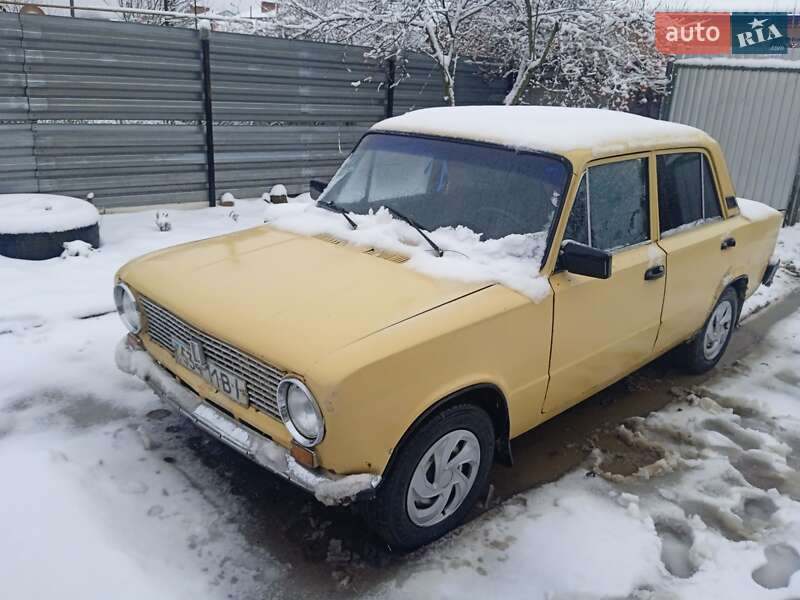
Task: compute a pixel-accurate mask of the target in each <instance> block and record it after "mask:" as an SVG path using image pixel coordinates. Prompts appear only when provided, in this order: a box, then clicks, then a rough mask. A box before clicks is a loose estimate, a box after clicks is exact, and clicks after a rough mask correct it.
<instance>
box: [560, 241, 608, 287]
mask: <svg viewBox="0 0 800 600" xmlns="http://www.w3.org/2000/svg"><path fill="white" fill-rule="evenodd" d="M558 267H559V268H561V269H564V270H565V271H569V272H570V273H575V274H576V275H585V276H586V277H594V278H596V279H608V278H609V277H611V253H610V252H606V251H605V250H598V249H597V248H592V247H591V246H586V245H584V244H579V243H578V242H573V241H567V242H564V243H563V244H562V245H561V251H560V252H559V253H558Z"/></svg>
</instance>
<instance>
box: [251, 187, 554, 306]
mask: <svg viewBox="0 0 800 600" xmlns="http://www.w3.org/2000/svg"><path fill="white" fill-rule="evenodd" d="M300 198H302V197H298V199H297V200H295V201H294V202H292V203H289V204H271V205H268V207H267V209H266V213H265V221H266V222H267V223H269V224H270V225H272V226H273V227H277V228H279V229H283V230H286V231H291V232H294V233H299V234H303V235H319V234H329V235H332V236H335V237H336V238H338V239H341V240H346V241H347V242H349V243H352V244H354V245H358V246H364V247H374V248H379V249H382V250H387V251H391V252H396V253H398V254H401V255H404V256H407V257H409V260H408V262H406V263H405V265H404V266H406V267H408V268H410V269H412V270H415V271H417V272H419V273H421V274H423V275H428V276H430V277H436V278H443V279H450V280H453V281H463V282H468V283H500V284H502V285H504V286H506V287H508V288H511V289H512V290H515V291H517V292H519V293H521V294H523V295H525V296H528V297H529V298H530V299H531V300H533V301H534V302H541V301H542V300H544V299H545V298H547V297H548V296H549V295H550V293H551V288H550V284H549V282H548V281H547V279H546V278H544V277H542V276H541V275H540V273H539V265H540V264H541V261H542V257H543V255H544V252H545V250H546V245H547V235H546V234H545V233H540V234H527V235H521V234H512V235H509V236H506V237H504V238H501V239H498V240H485V241H484V240H481V236H480V234H477V233H475V232H473V231H472V230H470V229H469V228H467V227H463V226H457V227H442V228H440V229H437V230H435V231H432V232H430V234H429V237H430V238H431V239H433V241H434V242H436V244H437V245H438V246H439V247H440V248H442V250H444V251H445V254H444V256H442V257H439V256H436V255H435V253H434V252H433V251H432V249H431V247H430V246H429V245H428V243H427V242H426V241H425V240H424V239H423V238H422V236H421V235H420V234H419V232H417V231H416V230H415V229H414V228H413V227H411V226H410V225H408V224H407V223H405V222H404V221H401V220H399V219H396V218H394V217H393V216H392V215H391V213H390V212H389V211H388V210H386V209H385V208H381V209H379V210H378V211H377V212H375V213H370V214H367V215H359V214H349V216H350V218H351V219H353V220H354V221H355V222H356V223H357V224H358V229H352V228H351V226H350V225H349V224H348V222H347V221H346V220H345V218H344V217H343V216H342V215H339V214H336V213H332V212H329V211H326V210H323V209H320V208H318V207H317V206H315V204H314V203H313V202H310V201H302V200H300Z"/></svg>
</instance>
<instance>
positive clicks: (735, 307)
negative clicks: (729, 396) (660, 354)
mask: <svg viewBox="0 0 800 600" xmlns="http://www.w3.org/2000/svg"><path fill="white" fill-rule="evenodd" d="M738 316H739V295H738V294H737V293H736V290H734V289H733V288H727V289H726V290H725V291H724V292H723V293H722V296H720V299H719V300H718V301H717V304H716V306H714V310H712V311H711V315H710V316H709V317H708V320H707V321H706V323H705V325H704V326H703V329H702V330H701V331H700V333H698V334H697V336H696V337H695V338H694V339H693V340H691V341H690V342H688V343H686V344H685V345H684V346H682V347H681V348H680V349H679V352H680V358H681V362H683V364H684V365H685V367H686V369H687V370H688V371H689V372H690V373H695V374H699V373H705V372H706V371H709V370H711V369H712V368H713V367H714V366H715V365H716V364H717V363H718V362H719V360H720V359H721V358H722V355H723V354H724V353H725V349H726V348H727V347H728V344H729V343H730V341H731V336H732V335H733V330H734V328H735V327H736V320H737V318H738Z"/></svg>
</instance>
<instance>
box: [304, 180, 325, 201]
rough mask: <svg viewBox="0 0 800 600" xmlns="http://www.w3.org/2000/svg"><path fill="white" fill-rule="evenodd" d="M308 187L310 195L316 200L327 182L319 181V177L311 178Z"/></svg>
mask: <svg viewBox="0 0 800 600" xmlns="http://www.w3.org/2000/svg"><path fill="white" fill-rule="evenodd" d="M308 187H310V188H311V197H312V198H313V199H314V200H316V199H317V198H319V197H320V195H322V192H324V191H325V188H326V187H328V182H327V181H321V180H319V179H312V180H311V181H310V182H309V184H308Z"/></svg>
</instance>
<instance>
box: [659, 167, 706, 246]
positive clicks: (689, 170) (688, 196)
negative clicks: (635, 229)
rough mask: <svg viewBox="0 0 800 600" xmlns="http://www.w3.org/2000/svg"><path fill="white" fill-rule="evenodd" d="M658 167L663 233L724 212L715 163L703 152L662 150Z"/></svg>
mask: <svg viewBox="0 0 800 600" xmlns="http://www.w3.org/2000/svg"><path fill="white" fill-rule="evenodd" d="M656 169H657V172H658V216H659V220H660V229H661V233H665V232H667V231H671V230H673V229H676V228H678V227H681V226H683V225H689V224H696V223H700V222H702V221H704V220H705V219H712V218H715V217H720V216H722V214H721V213H720V209H719V197H718V196H717V191H716V189H715V187H714V178H713V175H712V173H711V167H710V165H709V164H708V160H707V159H706V157H705V156H704V155H703V154H701V153H699V152H682V153H678V154H662V155H660V156H658V157H657V159H656Z"/></svg>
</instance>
